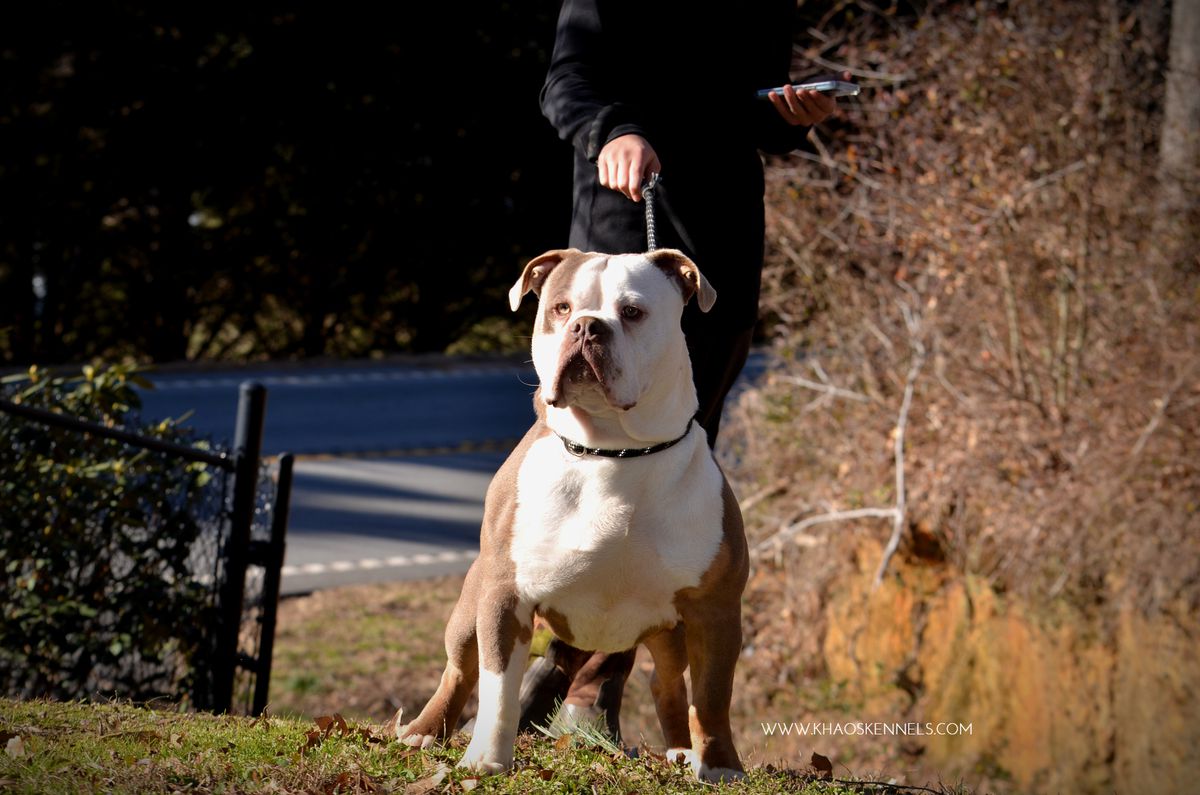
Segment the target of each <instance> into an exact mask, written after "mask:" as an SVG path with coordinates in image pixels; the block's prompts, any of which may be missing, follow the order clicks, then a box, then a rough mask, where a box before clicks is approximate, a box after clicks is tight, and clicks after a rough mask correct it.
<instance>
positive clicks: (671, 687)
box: [643, 623, 692, 755]
mask: <svg viewBox="0 0 1200 795" xmlns="http://www.w3.org/2000/svg"><path fill="white" fill-rule="evenodd" d="M643 642H644V643H645V644H646V648H647V649H649V650H650V656H652V657H653V658H654V673H652V674H651V675H650V692H651V693H652V694H653V696H654V709H655V710H656V711H657V712H658V722H659V724H660V725H661V726H662V730H663V738H664V739H665V740H666V743H667V748H668V749H670V751H669V752H668V755H677V754H678V753H680V752H684V751H686V750H687V749H689V748H691V747H692V738H691V732H690V731H689V729H688V700H687V686H686V685H685V684H684V682H683V672H684V670H685V669H686V668H687V664H688V661H687V645H686V639H685V635H684V627H683V624H682V623H679V624H676V625H675V627H674V629H668V630H666V631H663V632H660V633H658V634H657V635H652V636H650V637H649V638H647V639H646V640H645V641H643Z"/></svg>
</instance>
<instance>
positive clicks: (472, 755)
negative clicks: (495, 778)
mask: <svg viewBox="0 0 1200 795" xmlns="http://www.w3.org/2000/svg"><path fill="white" fill-rule="evenodd" d="M490 745H491V744H490V743H488V742H486V738H484V737H481V736H480V735H478V734H475V735H473V736H472V737H471V742H470V743H469V744H468V745H467V750H466V751H465V752H464V753H463V755H462V759H460V760H458V766H459V767H461V768H465V769H467V770H474V771H475V772H477V773H482V774H484V775H485V776H490V775H494V774H496V773H503V772H504V771H505V770H508V769H509V768H510V767H512V757H513V754H512V750H511V748H510V750H509V752H508V756H507V758H505V756H504V754H499V753H495V752H494V750H493V748H491V747H489V746H490Z"/></svg>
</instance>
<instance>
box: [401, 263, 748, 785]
mask: <svg viewBox="0 0 1200 795" xmlns="http://www.w3.org/2000/svg"><path fill="white" fill-rule="evenodd" d="M530 291H533V292H534V293H536V294H537V295H538V298H539V304H538V313H537V320H536V325H535V328H534V336H533V363H534V367H535V368H536V370H537V373H538V378H539V380H540V382H541V386H540V388H539V390H538V392H537V394H536V395H535V397H534V408H535V411H536V413H537V420H536V421H535V422H534V424H533V427H532V428H530V429H529V432H528V433H527V434H526V435H525V438H524V439H523V440H522V441H521V443H520V444H519V445H518V446H517V448H516V450H515V451H514V452H513V453H512V455H511V456H509V458H508V460H507V461H506V462H505V463H504V465H503V466H502V467H501V468H500V470H499V472H497V473H496V477H495V479H494V480H493V481H492V483H491V486H490V487H489V489H488V493H487V498H486V502H485V507H484V519H483V528H482V532H481V534H480V544H479V546H480V550H479V557H478V559H477V560H476V561H475V563H474V564H473V565H472V566H471V569H470V571H469V572H468V573H467V577H466V582H465V583H464V585H463V591H462V595H461V596H460V597H459V600H458V604H457V605H456V606H455V608H454V612H453V614H452V615H451V617H450V623H449V625H448V626H447V627H446V654H447V656H448V658H449V659H448V662H447V665H446V670H445V673H443V674H442V681H441V684H440V686H439V687H438V689H437V692H436V693H435V694H434V696H433V698H431V699H430V700H429V703H428V704H426V705H425V709H424V710H422V711H421V714H420V715H419V716H418V717H417V718H416V720H413V721H412V722H410V723H408V724H406V725H403V726H397V728H396V735H397V737H399V738H400V739H401V740H402V741H404V742H405V743H408V744H410V745H420V746H427V745H429V744H431V743H432V742H433V741H434V740H435V739H436V738H443V737H446V736H447V735H449V734H451V733H453V731H454V729H455V727H456V725H457V723H458V719H459V714H460V713H461V711H462V708H463V705H464V704H465V703H466V701H467V698H468V696H469V695H470V693H471V691H472V689H473V688H474V687H475V683H476V681H478V683H479V713H478V716H477V717H476V721H475V730H474V734H473V736H472V737H471V742H470V745H469V746H468V747H467V750H466V753H465V754H464V755H463V757H462V761H461V762H460V763H459V764H460V765H462V766H465V767H469V768H474V769H476V770H481V771H486V772H498V771H501V770H504V769H507V768H509V767H511V766H512V761H513V743H514V741H515V739H516V734H517V723H518V717H519V715H518V699H519V691H520V686H521V677H522V674H523V672H524V671H525V665H526V662H527V660H528V658H529V645H530V639H531V637H532V635H533V619H534V615H535V614H536V615H539V616H541V617H542V618H543V619H545V621H546V622H547V623H548V624H549V625H550V627H551V629H553V631H554V633H555V634H556V635H558V636H559V637H560V638H562V639H563V640H564V641H566V642H567V643H569V644H571V645H572V646H575V647H577V648H580V649H585V650H591V651H604V652H619V651H624V650H626V649H631V648H634V647H635V646H636V645H637V644H639V643H644V644H645V645H646V647H647V648H648V649H649V650H650V653H651V654H652V655H653V658H654V665H655V673H654V676H653V679H652V680H651V687H652V691H653V694H654V700H655V706H656V707H657V711H658V716H659V720H660V722H661V723H662V729H663V733H664V735H665V738H666V742H667V745H668V747H670V748H671V751H670V752H669V753H670V755H671V758H672V759H674V758H676V757H675V755H676V754H678V753H683V754H684V755H685V758H686V759H687V761H688V762H689V763H690V764H691V766H692V768H693V769H694V770H695V772H696V774H697V776H698V777H699V778H701V779H703V780H708V781H713V780H720V779H722V778H736V777H739V776H740V775H741V771H742V765H741V762H740V761H739V759H738V755H737V751H736V749H735V748H734V745H733V739H732V736H731V733H730V728H729V702H730V698H731V695H732V688H733V669H734V665H735V663H736V662H737V658H738V654H739V652H740V650H741V641H742V633H741V595H742V590H743V588H744V587H745V584H746V574H747V554H746V539H745V534H744V532H743V530H742V517H741V512H740V510H739V508H738V504H737V500H736V499H735V498H734V496H733V492H732V491H731V490H730V488H729V484H728V483H727V482H726V481H725V477H724V475H723V474H722V473H721V470H720V468H719V467H718V466H717V463H716V461H715V460H714V459H713V456H712V453H711V451H710V450H709V447H708V444H707V441H706V437H705V433H704V430H703V429H702V428H700V426H699V425H697V424H695V423H694V422H693V420H692V417H693V415H694V414H695V412H696V406H697V402H696V390H695V387H694V386H693V383H692V367H691V362H690V360H689V358H688V351H687V347H686V345H685V343H684V337H683V332H682V330H681V329H680V316H681V314H682V312H683V307H684V305H685V304H686V303H687V301H688V300H690V299H691V298H692V297H693V296H694V297H696V299H697V301H698V302H699V305H700V308H701V309H702V310H704V311H708V310H709V308H711V306H712V304H713V301H714V300H715V299H716V293H715V292H714V291H713V289H712V287H711V286H710V285H709V283H708V281H707V280H706V279H705V278H704V277H703V276H702V275H701V274H700V271H699V270H698V269H697V267H696V265H695V264H694V263H693V262H692V261H691V260H690V259H688V258H687V257H686V256H684V255H683V254H682V253H680V252H678V251H674V250H671V249H662V250H658V251H655V252H653V253H650V254H632V255H621V256H609V255H604V254H594V253H583V252H580V251H577V250H574V249H568V250H563V251H551V252H549V253H546V254H543V255H542V256H540V257H537V258H535V259H534V260H532V261H531V262H530V263H529V264H528V265H527V266H526V267H525V270H524V272H523V273H522V275H521V278H520V280H518V281H517V283H516V284H515V285H514V286H513V288H512V290H511V291H510V292H509V299H510V302H511V304H512V308H513V310H514V311H515V310H516V309H517V307H518V306H519V305H520V302H521V298H522V297H523V296H524V295H525V294H526V293H528V292H530ZM688 666H691V670H692V677H691V678H692V698H691V703H690V705H689V702H688V696H687V689H686V687H685V685H684V680H683V672H684V670H685V669H686V668H687V667H688Z"/></svg>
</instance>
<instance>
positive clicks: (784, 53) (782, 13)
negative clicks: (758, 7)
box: [752, 2, 812, 155]
mask: <svg viewBox="0 0 1200 795" xmlns="http://www.w3.org/2000/svg"><path fill="white" fill-rule="evenodd" d="M770 16H771V17H772V18H771V19H769V20H768V21H767V22H766V23H765V24H763V25H762V35H763V36H764V37H765V40H764V41H763V46H762V48H761V50H759V54H760V57H761V60H760V61H759V69H760V70H761V71H760V75H761V79H760V80H759V82H760V83H761V85H760V86H758V88H773V87H775V86H782V85H784V84H785V83H788V82H790V81H791V66H792V41H793V37H794V35H795V34H794V31H795V19H796V6H795V3H793V2H786V3H784V2H775V3H774V4H773V5H772V6H771V11H770ZM752 112H753V114H754V119H753V129H754V136H755V145H756V146H757V147H758V148H759V149H761V150H762V151H764V152H768V153H770V154H773V155H782V154H787V153H788V152H791V151H792V150H794V149H801V148H804V149H811V145H809V144H808V141H807V138H808V131H809V130H810V129H812V128H811V127H810V126H808V125H802V126H793V125H791V124H788V123H787V122H786V121H784V120H783V117H782V116H780V115H779V111H777V110H775V106H774V105H772V104H771V103H770V101H768V100H765V99H756V100H755V101H754V110H753V111H752Z"/></svg>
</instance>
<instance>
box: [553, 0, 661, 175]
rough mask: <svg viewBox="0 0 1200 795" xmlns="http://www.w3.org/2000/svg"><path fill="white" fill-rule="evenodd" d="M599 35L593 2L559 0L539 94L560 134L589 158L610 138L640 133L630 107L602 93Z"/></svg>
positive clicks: (602, 49) (602, 48) (601, 42)
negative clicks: (558, 10) (548, 55)
mask: <svg viewBox="0 0 1200 795" xmlns="http://www.w3.org/2000/svg"><path fill="white" fill-rule="evenodd" d="M604 36H605V31H604V30H603V26H602V24H601V19H600V13H599V9H598V8H597V0H564V2H563V5H562V10H561V11H560V12H559V16H558V28H557V30H556V32H555V36H554V52H553V54H552V55H551V58H550V69H549V72H548V73H547V75H546V82H545V84H544V85H543V86H542V93H541V105H542V113H543V114H545V116H546V118H547V119H549V120H550V123H551V124H552V125H553V126H554V128H555V129H556V130H558V135H559V137H560V138H562V139H563V140H564V141H570V142H571V143H572V145H574V146H575V148H576V149H577V150H578V151H579V152H581V153H582V154H583V155H584V157H586V158H587V159H588V160H590V161H592V162H595V160H596V157H597V156H598V155H599V154H600V149H601V148H603V146H604V145H605V144H606V143H608V142H609V141H611V140H612V139H613V138H616V137H618V136H620V135H627V134H629V133H637V134H639V135H645V131H644V129H643V128H642V125H641V124H640V123H639V121H638V120H637V119H636V118H634V116H635V115H636V114H635V113H634V112H633V111H632V109H631V108H630V106H628V105H627V104H624V103H621V102H619V101H617V98H616V97H613V96H611V95H610V92H609V91H606V81H605V70H606V68H607V67H608V64H606V63H605V60H606V57H607V56H606V51H605V41H604Z"/></svg>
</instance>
